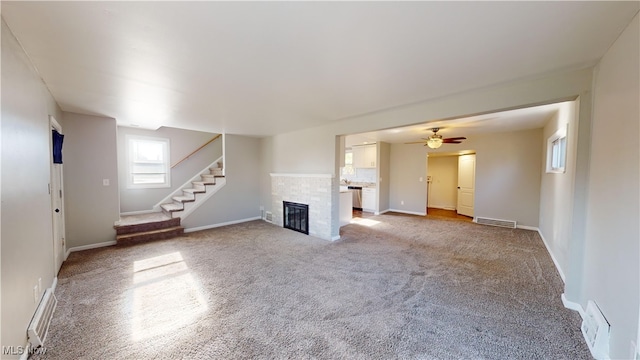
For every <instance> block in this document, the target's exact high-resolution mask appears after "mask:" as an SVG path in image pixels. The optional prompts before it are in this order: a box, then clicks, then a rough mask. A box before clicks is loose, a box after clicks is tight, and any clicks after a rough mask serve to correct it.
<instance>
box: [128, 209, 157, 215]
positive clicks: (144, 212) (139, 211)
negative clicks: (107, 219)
mask: <svg viewBox="0 0 640 360" xmlns="http://www.w3.org/2000/svg"><path fill="white" fill-rule="evenodd" d="M157 212H160V211H155V210H138V211H125V212H121V213H120V216H129V215H145V214H153V213H157Z"/></svg>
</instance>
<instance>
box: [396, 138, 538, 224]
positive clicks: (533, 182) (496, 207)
mask: <svg viewBox="0 0 640 360" xmlns="http://www.w3.org/2000/svg"><path fill="white" fill-rule="evenodd" d="M541 138H542V130H541V129H533V130H524V131H514V132H508V133H493V134H480V135H473V136H467V140H465V141H464V143H463V144H461V145H459V146H463V147H458V145H451V146H447V145H443V146H442V147H441V148H440V149H437V150H433V149H429V150H427V148H425V147H424V146H421V145H419V144H417V145H415V144H414V145H406V144H392V145H391V191H390V203H391V208H392V209H398V210H405V208H407V207H409V208H410V211H412V212H421V213H424V212H425V208H426V174H427V169H426V164H427V151H429V153H438V152H450V151H452V149H455V150H474V151H475V152H476V189H475V209H474V210H475V216H477V217H488V218H493V219H504V220H514V221H516V222H517V223H518V225H523V226H529V227H538V213H539V207H540V162H541V157H542V148H541ZM429 166H431V161H429ZM419 177H423V178H424V182H420V181H419ZM456 188H457V185H456ZM401 201H404V202H405V205H404V208H403V207H402V206H403V205H401Z"/></svg>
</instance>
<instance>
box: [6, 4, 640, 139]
mask: <svg viewBox="0 0 640 360" xmlns="http://www.w3.org/2000/svg"><path fill="white" fill-rule="evenodd" d="M1 6H2V17H3V18H4V19H5V21H6V22H7V24H8V26H9V27H10V28H11V29H12V31H13V33H14V34H15V36H16V37H17V38H18V40H19V41H20V43H21V44H22V45H23V47H24V49H25V51H26V52H27V54H28V55H29V56H30V58H31V60H32V61H33V63H34V65H35V66H36V68H37V69H38V71H39V72H40V74H41V76H42V78H43V79H44V81H45V83H46V84H47V86H48V87H49V89H50V90H51V92H52V94H53V96H54V98H55V99H56V101H57V102H58V104H59V105H60V106H61V108H62V109H63V110H65V111H72V112H80V113H87V114H95V115H102V116H109V117H114V118H116V119H117V121H118V123H119V124H121V125H129V124H138V125H142V126H148V127H158V126H160V125H166V126H174V127H181V128H187V129H197V130H203V131H212V132H227V133H236V134H245V135H255V136H267V135H273V134H277V133H282V132H287V131H291V130H295V129H301V128H306V127H311V126H317V125H321V124H323V123H327V122H331V121H336V120H340V119H344V118H347V117H352V116H356V115H359V114H364V113H369V112H373V111H378V110H382V109H386V108H390V107H395V106H400V105H403V104H408V103H413V102H417V101H422V100H428V99H432V98H436V97H440V96H444V95H447V94H453V93H457V92H461V91H465V90H470V89H474V88H479V87H484V86H488V85H492V84H496V83H501V82H506V81H512V80H515V79H521V78H524V77H530V76H535V75H539V74H543V73H549V72H553V71H559V70H566V69H570V68H579V67H584V66H588V65H593V64H594V63H595V62H597V61H598V60H599V59H600V58H601V57H602V55H603V54H604V53H605V52H606V50H607V49H608V47H609V46H610V45H611V44H612V43H613V42H614V41H615V39H616V38H617V36H618V35H619V34H620V33H621V32H622V30H623V29H624V28H625V27H626V26H627V25H628V23H629V22H630V21H631V19H632V18H633V16H634V15H635V13H636V12H637V11H638V8H639V2H637V1H634V2H610V1H604V2H99V1H96V2H93V1H91V2H7V1H2V2H1ZM443 135H444V133H443Z"/></svg>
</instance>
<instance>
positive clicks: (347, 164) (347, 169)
mask: <svg viewBox="0 0 640 360" xmlns="http://www.w3.org/2000/svg"><path fill="white" fill-rule="evenodd" d="M353 174H355V169H354V168H353V152H351V151H347V152H345V153H344V168H342V175H353Z"/></svg>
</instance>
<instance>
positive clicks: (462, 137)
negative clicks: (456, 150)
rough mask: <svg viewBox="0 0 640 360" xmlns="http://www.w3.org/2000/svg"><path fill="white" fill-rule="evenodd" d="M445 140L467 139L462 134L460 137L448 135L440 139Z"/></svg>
mask: <svg viewBox="0 0 640 360" xmlns="http://www.w3.org/2000/svg"><path fill="white" fill-rule="evenodd" d="M447 140H467V138H466V137H464V136H460V137H450V138H445V139H442V141H447Z"/></svg>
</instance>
